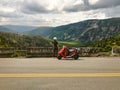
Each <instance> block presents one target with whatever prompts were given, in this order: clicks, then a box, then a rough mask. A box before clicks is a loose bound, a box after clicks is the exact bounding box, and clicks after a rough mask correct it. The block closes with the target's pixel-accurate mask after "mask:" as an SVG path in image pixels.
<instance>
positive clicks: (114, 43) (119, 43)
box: [91, 34, 120, 51]
mask: <svg viewBox="0 0 120 90" xmlns="http://www.w3.org/2000/svg"><path fill="white" fill-rule="evenodd" d="M91 46H93V47H100V48H101V49H102V51H110V50H111V49H112V47H120V34H118V35H116V36H114V37H110V38H107V39H103V40H101V41H99V42H95V43H94V44H92V45H91Z"/></svg>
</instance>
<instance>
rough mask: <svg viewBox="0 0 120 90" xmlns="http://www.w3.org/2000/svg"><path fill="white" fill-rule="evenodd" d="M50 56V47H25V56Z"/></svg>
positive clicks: (51, 50)
mask: <svg viewBox="0 0 120 90" xmlns="http://www.w3.org/2000/svg"><path fill="white" fill-rule="evenodd" d="M36 56H39V57H52V56H53V48H52V47H29V48H27V57H36Z"/></svg>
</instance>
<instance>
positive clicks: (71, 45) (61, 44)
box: [58, 41, 81, 47]
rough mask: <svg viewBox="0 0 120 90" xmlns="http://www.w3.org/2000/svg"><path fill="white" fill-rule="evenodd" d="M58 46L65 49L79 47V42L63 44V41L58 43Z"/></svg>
mask: <svg viewBox="0 0 120 90" xmlns="http://www.w3.org/2000/svg"><path fill="white" fill-rule="evenodd" d="M58 43H59V46H60V47H62V46H63V45H65V46H67V47H80V46H81V44H80V43H79V42H63V41H58Z"/></svg>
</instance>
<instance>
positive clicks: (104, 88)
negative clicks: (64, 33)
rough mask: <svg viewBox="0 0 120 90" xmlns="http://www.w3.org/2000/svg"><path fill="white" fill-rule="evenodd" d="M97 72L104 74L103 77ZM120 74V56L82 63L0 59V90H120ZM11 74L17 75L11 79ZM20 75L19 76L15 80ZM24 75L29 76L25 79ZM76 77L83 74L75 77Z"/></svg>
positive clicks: (35, 59) (84, 60)
mask: <svg viewBox="0 0 120 90" xmlns="http://www.w3.org/2000/svg"><path fill="white" fill-rule="evenodd" d="M96 73H98V74H99V73H100V74H101V73H103V76H97V75H96ZM112 73H114V74H115V75H117V76H114V75H113V74H112ZM118 73H120V57H99V58H98V57H80V58H79V60H72V59H63V60H57V59H56V58H0V90H120V75H118ZM2 74H5V75H6V76H7V77H3V76H1V75H2ZM11 74H14V75H13V76H12V77H10V75H11ZM18 74H19V77H16V76H17V75H18ZM24 74H25V75H26V76H25V77H22V75H24ZM32 74H35V76H34V77H33V76H32ZM40 74H45V75H46V77H43V76H40ZM50 74H52V77H50ZM56 74H58V76H57V77H56V76H55V75H56ZM61 74H65V75H63V76H61ZM66 74H67V75H66ZM71 74H72V75H73V76H72V75H71ZM77 74H79V75H81V74H83V75H82V76H78V77H76V75H77ZM89 74H92V75H93V76H89ZM106 74H108V75H107V76H104V75H106ZM29 75H31V77H29ZM70 75H71V77H67V76H70ZM84 75H86V77H84Z"/></svg>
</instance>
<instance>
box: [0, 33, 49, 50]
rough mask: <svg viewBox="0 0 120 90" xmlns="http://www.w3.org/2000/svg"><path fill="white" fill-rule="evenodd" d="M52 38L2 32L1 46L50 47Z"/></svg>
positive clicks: (0, 34) (0, 37) (0, 36)
mask: <svg viewBox="0 0 120 90" xmlns="http://www.w3.org/2000/svg"><path fill="white" fill-rule="evenodd" d="M49 46H51V45H50V40H49V39H46V38H43V37H40V36H31V35H22V34H15V33H10V32H0V47H20V48H26V47H49Z"/></svg>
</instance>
